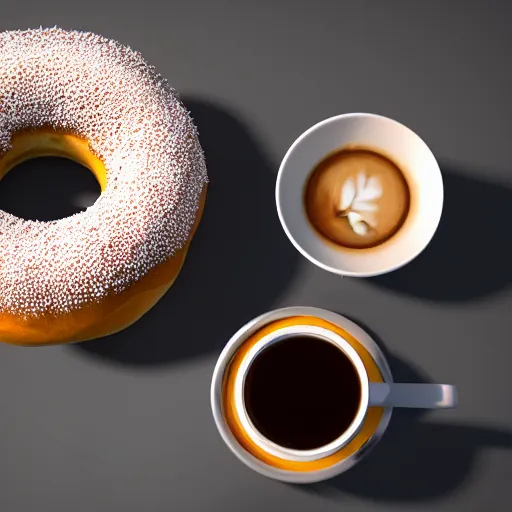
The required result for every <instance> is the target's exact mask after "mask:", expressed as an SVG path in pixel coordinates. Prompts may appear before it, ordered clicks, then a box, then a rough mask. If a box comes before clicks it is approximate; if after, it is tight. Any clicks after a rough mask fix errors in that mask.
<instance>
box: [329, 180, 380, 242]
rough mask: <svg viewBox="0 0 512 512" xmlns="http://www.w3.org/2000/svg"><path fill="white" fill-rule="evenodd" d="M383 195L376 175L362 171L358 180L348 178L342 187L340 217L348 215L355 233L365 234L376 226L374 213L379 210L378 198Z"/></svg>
mask: <svg viewBox="0 0 512 512" xmlns="http://www.w3.org/2000/svg"><path fill="white" fill-rule="evenodd" d="M380 197H382V186H381V184H380V181H379V180H378V179H377V178H376V177H374V176H373V177H370V178H367V176H366V173H365V172H364V171H361V172H360V173H359V174H358V175H357V177H356V180H354V179H353V178H348V179H347V180H346V181H345V183H344V184H343V187H342V189H341V195H340V213H339V216H340V217H347V220H348V222H349V224H350V227H351V228H352V229H353V230H354V233H356V234H357V235H360V236H364V235H366V234H367V233H368V231H369V229H370V228H375V227H376V221H375V217H374V215H373V214H374V213H375V212H376V211H377V210H378V205H377V203H376V200H377V199H379V198H380Z"/></svg>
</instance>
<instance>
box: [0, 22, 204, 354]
mask: <svg viewBox="0 0 512 512" xmlns="http://www.w3.org/2000/svg"><path fill="white" fill-rule="evenodd" d="M40 156H60V157H66V158H69V159H71V160H74V161H77V162H79V163H81V164H82V165H84V166H86V167H88V168H89V169H90V170H91V171H92V172H93V173H94V175H95V176H96V178H97V180H98V182H99V184H100V186H101V195H100V196H99V198H98V199H97V201H96V202H95V203H94V204H93V205H92V206H90V207H89V208H87V209H86V210H84V211H81V212H79V213H77V214H75V215H72V216H70V217H66V218H63V219H59V220H56V221H51V222H42V221H37V220H30V219H20V218H18V217H15V216H13V215H11V214H9V213H7V212H5V211H0V341H2V342H5V343H10V344H15V345H24V346H36V345H52V344H58V343H67V342H77V341H84V340H90V339H93V338H98V337H102V336H106V335H109V334H112V333H114V332H117V331H120V330H122V329H124V328H126V327H128V326H129V325H131V324H132V323H133V322H135V321H136V320H137V319H139V318H140V317H141V316H142V315H143V314H144V313H145V312H147V311H148V310H149V309H150V308H151V307H152V306H153V305H154V304H155V303H156V302H157V301H158V300H159V299H160V298H161V297H162V296H163V295H164V293H165V292H166V291H167V290H168V289H169V287H170V286H171V285H172V284H173V282H174V281H175V279H176V277H177V276H178V274H179V272H180V270H181V267H182V265H183V262H184V260H185V256H186V254H187V250H188V248H189V245H190V242H191V240H192V237H193V236H194V233H195V230H196V228H197V226H198V223H199V221H200V218H201V215H202V212H203V207H204V203H205V198H206V187H207V183H208V176H207V171H206V164H205V158H204V154H203V151H202V148H201V145H200V143H199V139H198V132H197V129H196V127H195V125H194V122H193V119H192V118H191V116H190V113H189V112H188V111H187V109H186V108H185V106H184V105H183V103H182V102H181V100H180V97H179V95H178V93H177V91H176V90H175V89H173V88H172V87H171V86H170V85H169V84H168V82H167V81H166V80H165V79H164V78H163V77H162V76H161V75H160V74H158V73H157V72H156V71H155V69H154V68H153V67H152V66H150V65H148V64H147V62H146V61H145V60H144V59H143V57H142V56H141V55H140V54H139V53H138V52H136V51H134V50H132V49H131V48H130V47H128V46H125V45H122V44H120V43H118V42H116V41H113V40H109V39H106V38H104V37H101V36H99V35H95V34H92V33H86V32H78V31H67V30H62V29H59V28H57V27H55V28H50V29H43V28H40V29H35V30H25V31H8V32H3V33H1V34H0V177H2V176H4V175H5V174H6V173H7V172H9V170H11V169H12V168H13V167H15V166H16V165H18V164H19V163H21V162H23V161H24V160H27V159H30V158H35V157H40Z"/></svg>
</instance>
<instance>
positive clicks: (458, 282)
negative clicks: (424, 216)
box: [367, 164, 512, 302]
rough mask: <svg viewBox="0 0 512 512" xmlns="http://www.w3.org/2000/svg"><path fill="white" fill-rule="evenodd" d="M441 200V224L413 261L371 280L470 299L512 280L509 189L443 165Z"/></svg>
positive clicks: (438, 297) (439, 297) (421, 293)
mask: <svg viewBox="0 0 512 512" xmlns="http://www.w3.org/2000/svg"><path fill="white" fill-rule="evenodd" d="M441 168H442V171H443V181H444V189H445V200H444V209H443V215H442V218H441V223H440V225H439V228H438V230H437V232H436V234H435V236H434V238H433V239H432V242H431V243H430V245H429V246H428V247H427V248H426V249H425V251H424V252H423V253H422V254H420V256H418V258H417V259H416V260H414V261H413V262H411V263H410V264H408V265H406V266H405V267H403V268H401V269H399V270H397V271H395V272H391V273H390V274H386V275H383V276H379V277H375V278H371V279H368V280H367V281H368V282H369V283H371V284H374V285H377V286H382V287H384V288H388V289H391V290H395V291H398V292H401V293H406V294H409V295H412V296H415V297H419V298H423V299H428V300H434V301H447V302H449V301H468V300H472V299H478V298H480V297H483V296H486V295H488V294H492V293H494V292H497V291H499V290H501V289H504V288H506V287H507V286H509V285H510V283H511V281H512V265H511V264H510V261H512V244H510V243H509V239H508V228H509V222H510V219H511V218H512V189H509V188H506V187H503V186H499V185H496V184H492V183H489V182H487V181H483V180H480V179H475V178H471V177H468V176H463V175H461V172H462V171H459V169H457V168H455V167H454V166H453V165H449V164H447V165H444V166H443V165H442V166H441Z"/></svg>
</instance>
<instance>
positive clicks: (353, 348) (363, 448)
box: [210, 306, 457, 484]
mask: <svg viewBox="0 0 512 512" xmlns="http://www.w3.org/2000/svg"><path fill="white" fill-rule="evenodd" d="M276 322H277V323H279V327H276V328H275V329H274V328H273V327H272V326H276V325H277V324H276ZM283 322H284V324H283ZM326 322H327V323H326ZM322 326H324V327H322ZM328 326H330V327H328ZM297 334H299V335H300V336H301V337H302V336H304V335H307V336H314V337H320V338H321V339H322V340H326V341H328V342H330V343H333V344H334V345H336V346H337V347H338V348H339V349H340V350H342V351H343V352H344V353H345V354H346V355H347V357H348V358H349V359H350V361H351V362H352V364H353V367H354V368H355V369H356V372H357V376H358V378H359V381H360V383H361V385H360V389H361V392H360V393H359V395H358V396H360V399H359V406H358V409H357V413H356V414H355V415H354V419H353V421H352V423H351V425H350V426H349V427H348V428H347V429H346V430H345V431H344V432H343V433H342V434H341V435H340V436H339V437H338V438H337V439H334V440H333V441H332V442H330V443H328V444H327V445H324V446H322V447H320V448H318V449H315V450H291V449H289V448H287V447H284V446H280V445H278V444H276V443H274V442H272V441H271V440H270V439H268V438H266V437H265V436H264V435H262V433H261V432H259V431H258V429H257V428H255V426H254V425H253V423H252V421H251V419H250V416H249V413H248V411H247V408H246V405H245V400H244V392H243V390H244V384H245V379H246V376H247V374H248V371H249V369H250V367H251V365H252V362H253V361H254V360H255V358H256V357H257V356H258V354H259V353H260V352H261V351H262V350H264V349H265V348H266V347H268V346H269V345H271V344H273V343H277V342H279V341H280V340H282V339H283V338H285V337H287V336H296V335H297ZM290 364H293V361H292V360H291V361H290ZM210 399H211V407H212V412H213V417H214V420H215V424H216V426H217V429H218V431H219V433H220V435H221V437H222V439H223V440H224V442H225V443H226V445H227V446H228V447H229V449H230V450H231V451H232V452H233V454H234V455H235V456H236V457H238V458H239V459H240V460H241V461H242V462H243V463H244V464H245V465H247V466H248V467H249V468H251V469H253V470H255V471H257V472H258V473H260V474H262V475H265V476H267V477H270V478H274V479H277V480H281V481H285V482H293V483H301V484H304V483H312V482H319V481H322V480H325V479H328V478H331V477H333V476H335V475H338V474H340V473H343V472H345V471H347V470H349V469H350V468H351V467H353V466H354V465H355V464H357V463H358V462H359V461H360V460H361V459H362V458H364V457H365V456H366V455H367V454H368V453H369V452H370V451H371V450H372V448H373V447H374V446H375V445H376V444H377V443H378V442H379V441H380V439H382V436H383V435H384V433H385V431H386V429H387V427H388V425H389V422H390V419H391V416H392V411H393V410H394V408H395V407H415V408H432V409H437V408H451V407H455V406H456V405H457V392H456V389H455V388H454V387H453V386H451V385H445V384H423V383H422V384H410V383H404V384H402V383H395V382H394V380H393V376H392V374H391V369H390V367H389V364H388V362H387V360H386V357H385V356H384V354H383V352H382V351H381V350H380V348H379V347H378V345H377V344H376V343H375V341H374V340H373V339H372V338H371V336H370V335H369V334H368V333H367V332H365V331H364V330H363V329H362V328H361V327H359V326H358V325H357V324H355V323H354V322H352V321H351V320H349V319H348V318H346V317H344V316H342V315H339V314H336V313H333V312H331V311H327V310H324V309H319V308H312V307H297V306H294V307H288V308H283V309H278V310H274V311H269V312H267V313H264V314H262V315H260V316H258V317H257V318H254V319H253V320H251V321H250V322H248V323H247V324H245V325H244V326H243V327H241V328H240V329H239V330H238V331H237V332H236V333H235V334H234V335H233V336H232V337H231V339H230V340H229V342H228V343H227V345H226V346H225V347H224V349H223V351H222V353H221V354H220V356H219V359H218V361H217V364H216V365H215V369H214V372H213V376H212V383H211V390H210ZM342 405H343V404H342V397H341V395H340V407H341V406H342ZM411 448H412V449H414V447H411ZM269 457H273V459H269Z"/></svg>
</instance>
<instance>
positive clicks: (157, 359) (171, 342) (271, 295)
mask: <svg viewBox="0 0 512 512" xmlns="http://www.w3.org/2000/svg"><path fill="white" fill-rule="evenodd" d="M184 103H185V105H186V106H187V108H188V109H189V110H190V111H191V115H192V117H193V118H194V121H195V122H196V124H197V126H198V129H199V138H200V142H201V145H202V147H203V149H204V152H205V156H206V163H207V167H208V174H209V179H210V183H209V185H208V195H207V199H206V205H205V209H204V215H203V218H202V220H201V223H200V225H199V228H198V230H197V232H196V234H195V236H194V239H193V241H192V243H191V246H190V250H189V252H188V255H187V258H186V261H185V264H184V266H183V269H182V270H181V273H180V275H179V277H178V279H177V280H176V282H175V283H174V284H173V286H172V287H171V288H170V289H169V291H168V292H167V293H166V294H165V295H164V297H162V299H161V300H160V301H159V302H158V303H157V304H156V305H155V306H154V307H153V308H152V309H151V310H150V311H148V312H147V313H146V314H145V315H144V316H143V317H142V318H141V319H140V320H138V321H137V322H136V323H135V324H133V325H132V326H131V327H129V328H127V329H125V330H124V331H121V332H119V333H116V334H113V335H110V336H108V337H105V338H102V339H97V340H92V341H87V342H82V343H77V344H75V345H72V346H71V349H72V350H74V351H76V352H79V353H85V354H88V355H91V356H95V357H98V358H101V359H103V360H107V361H110V362H114V363H121V364H125V365H133V366H144V365H160V364H165V363H171V362H173V361H178V360H182V359H185V358H189V357H196V356H200V355H203V354H208V353H211V352H213V351H217V352H218V351H220V350H221V349H222V348H223V346H224V345H225V344H226V342H227V340H228V339H229V338H230V337H231V335H232V334H233V333H234V332H235V331H236V330H237V329H238V328H239V327H241V326H242V325H243V324H244V323H246V322H247V321H249V320H250V319H251V318H253V317H254V316H256V315H258V314H260V313H262V312H264V311H265V310H267V309H269V308H271V307H272V305H273V303H274V301H275V300H276V299H277V298H278V296H279V295H280V294H281V293H282V292H283V291H284V289H285V287H286V285H287V283H288V282H289V281H290V280H291V278H292V276H293V275H294V271H295V267H296V264H297V260H298V253H297V251H295V249H294V248H293V247H292V245H291V244H290V243H289V242H288V240H287V238H286V235H285V233H284V232H283V230H282V228H281V225H280V223H279V219H278V216H277V211H276V208H275V201H274V190H275V179H276V174H275V173H274V172H273V169H272V166H271V164H270V162H269V161H268V160H267V159H266V158H265V157H264V155H263V154H262V152H261V150H260V149H259V147H258V145H257V143H256V142H255V141H254V140H253V138H252V137H251V135H250V134H249V132H248V131H247V129H246V128H245V127H244V126H243V124H242V123H241V122H240V121H238V120H237V119H236V117H235V116H234V115H233V114H231V113H228V112H226V111H225V110H223V109H221V108H219V107H217V106H215V105H213V104H210V103H206V102H203V101H198V100H195V99H192V98H190V99H188V100H187V99H184Z"/></svg>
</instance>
